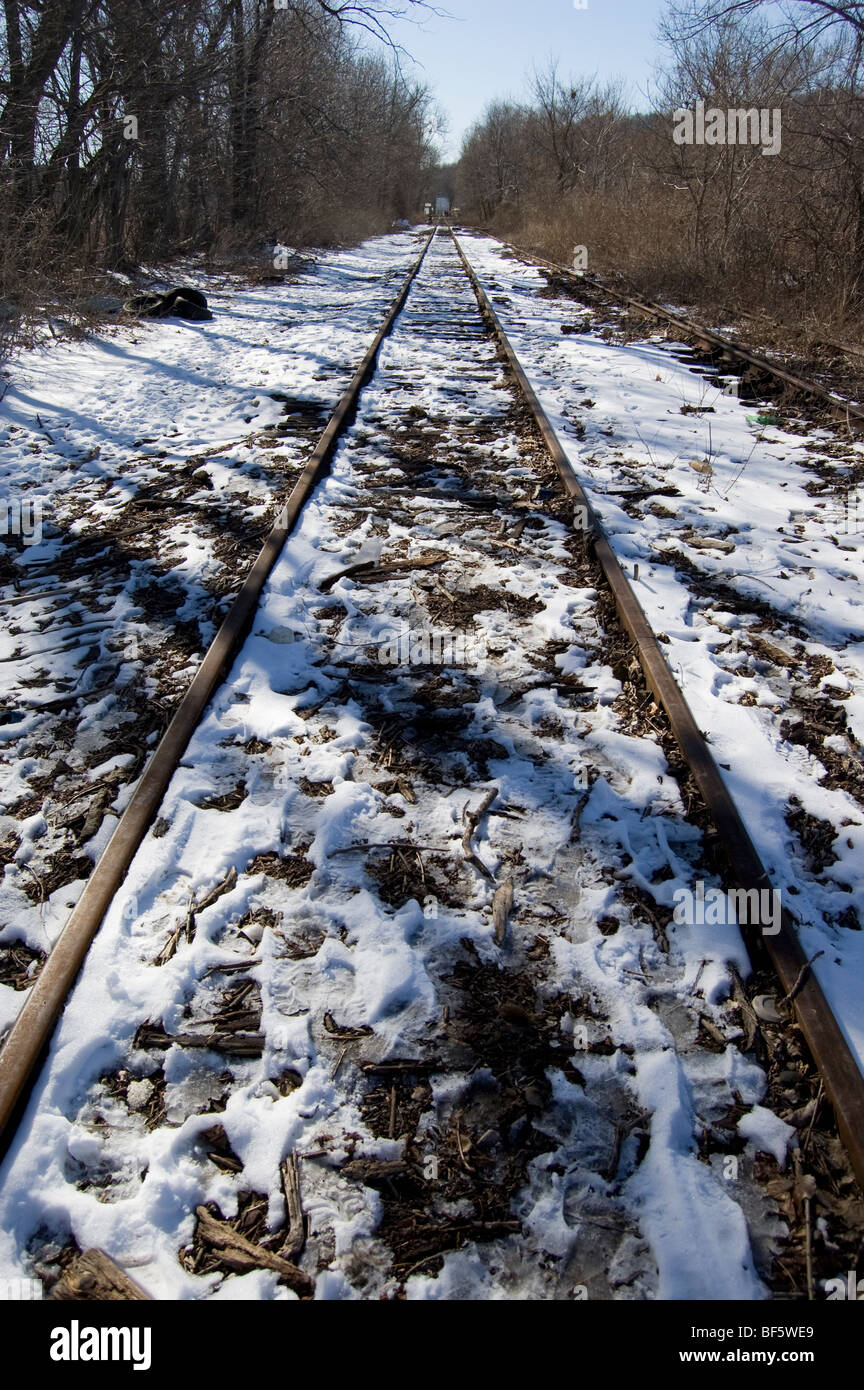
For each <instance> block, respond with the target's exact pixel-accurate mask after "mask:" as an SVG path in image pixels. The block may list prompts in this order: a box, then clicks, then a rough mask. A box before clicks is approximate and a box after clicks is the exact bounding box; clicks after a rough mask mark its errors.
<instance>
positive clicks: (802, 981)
mask: <svg viewBox="0 0 864 1390" xmlns="http://www.w3.org/2000/svg"><path fill="white" fill-rule="evenodd" d="M824 954H825V952H824V951H817V952H816V954H815V956H811V957H810V959H809V960H808V961H806V962H805V964H804V965H802V967H801V971H800V974H799V975H798V979H797V980H796V981H795V983H794V985H793V986H792V988H791V989H790V991H789V993H788V994H787V995H786V1003H787V1004H791V1003H792V1000H793V999H797V998H798V995H799V994H800V993H801V991H802V989H803V988H804V986H805V985H806V983H807V980H808V977H809V975H810V971H811V969H812V967H813V965H814V963H815V962H816V961H817V960H818V959H819V957H820V956H824Z"/></svg>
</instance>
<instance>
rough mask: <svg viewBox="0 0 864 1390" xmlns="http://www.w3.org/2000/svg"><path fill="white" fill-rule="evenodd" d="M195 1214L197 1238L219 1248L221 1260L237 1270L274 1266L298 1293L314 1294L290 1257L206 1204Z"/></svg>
mask: <svg viewBox="0 0 864 1390" xmlns="http://www.w3.org/2000/svg"><path fill="white" fill-rule="evenodd" d="M195 1215H196V1216H197V1217H198V1229H197V1231H196V1235H197V1236H198V1238H199V1239H200V1240H201V1241H202V1242H203V1243H204V1244H205V1245H209V1246H210V1248H211V1249H212V1250H215V1251H217V1253H218V1255H219V1259H220V1260H221V1262H222V1263H223V1264H226V1265H227V1266H228V1268H229V1269H231V1270H233V1271H234V1272H235V1273H236V1274H247V1273H248V1272H249V1271H250V1270H253V1269H272V1270H274V1271H275V1272H276V1273H277V1274H278V1275H279V1277H280V1279H282V1280H284V1282H285V1283H286V1284H287V1285H288V1287H289V1289H292V1290H293V1291H294V1293H296V1294H297V1295H298V1297H300V1298H311V1297H312V1295H313V1294H314V1292H315V1285H314V1283H313V1281H312V1280H311V1279H310V1278H309V1275H308V1274H304V1273H303V1271H302V1270H300V1269H298V1268H297V1266H296V1265H295V1264H292V1262H291V1261H290V1260H286V1259H283V1257H282V1256H281V1255H275V1254H274V1253H273V1251H272V1250H266V1249H265V1248H264V1246H263V1245H256V1244H255V1242H254V1241H251V1240H247V1238H246V1236H242V1235H241V1234H240V1232H239V1231H235V1230H234V1227H233V1226H231V1225H230V1224H229V1223H228V1222H227V1221H221V1220H219V1219H218V1218H217V1217H215V1216H213V1215H212V1214H211V1213H210V1212H209V1211H208V1210H207V1208H206V1207H196V1208H195Z"/></svg>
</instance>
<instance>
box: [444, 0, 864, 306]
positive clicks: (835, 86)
mask: <svg viewBox="0 0 864 1390" xmlns="http://www.w3.org/2000/svg"><path fill="white" fill-rule="evenodd" d="M662 34H663V39H664V44H665V54H666V58H665V62H664V66H663V71H662V72H661V73H660V74H659V77H658V80H657V82H656V84H655V87H654V90H653V93H652V96H653V100H652V102H651V109H650V110H648V111H647V112H644V113H642V114H634V113H633V112H632V110H630V109H628V106H627V104H626V103H625V101H624V99H623V97H622V93H621V91H620V90H619V89H618V88H617V87H616V86H615V85H614V84H611V85H610V84H609V83H598V82H597V81H595V80H592V79H586V78H584V77H571V76H570V75H569V74H565V69H564V64H563V63H561V64H558V63H554V62H553V63H551V64H550V65H549V66H548V67H547V68H546V69H545V70H544V71H542V72H538V73H536V74H535V76H534V80H533V84H532V86H531V89H530V90H529V92H528V94H527V96H526V99H525V100H524V101H523V102H520V103H513V102H510V103H497V104H494V105H493V106H491V107H490V108H489V109H488V110H487V112H486V113H485V115H484V117H483V119H482V120H481V121H480V122H478V124H477V125H476V126H475V127H474V129H473V130H472V131H471V132H470V134H469V136H468V138H467V141H466V144H465V147H464V150H463V154H462V160H461V163H460V166H459V185H460V187H459V201H460V204H461V207H462V209H463V212H464V215H465V216H466V217H467V218H469V219H476V220H480V221H482V222H483V223H485V224H486V225H487V226H489V227H491V228H493V229H495V230H498V231H500V232H502V233H506V234H507V235H508V236H511V237H512V238H514V239H515V240H517V241H519V242H521V243H523V244H526V245H530V246H532V247H533V248H535V249H537V250H542V251H545V252H546V254H548V255H551V256H553V257H554V258H555V259H558V260H563V261H565V262H567V263H569V262H570V261H571V259H572V257H573V248H574V246H584V247H586V248H587V253H588V268H589V269H593V270H596V271H606V272H610V271H612V272H620V273H623V274H624V275H626V276H628V277H629V278H630V279H631V280H632V281H633V282H634V283H636V284H637V285H638V287H639V288H640V289H641V290H642V291H644V292H646V293H652V294H655V295H659V296H666V297H670V296H671V297H681V298H689V299H691V300H697V301H699V300H701V301H709V302H711V301H713V302H714V303H716V304H718V305H721V306H725V305H729V306H730V307H733V308H734V307H735V306H736V305H739V306H740V305H741V304H745V305H746V306H747V307H748V308H750V309H756V310H759V309H764V308H769V309H770V310H771V311H772V312H773V313H775V314H776V315H777V316H778V317H780V318H783V317H786V318H787V320H788V321H790V322H794V321H799V320H801V319H802V318H803V319H804V320H806V321H809V320H811V319H812V320H813V321H814V322H817V321H818V322H823V323H824V322H829V323H833V322H836V323H838V324H844V323H848V322H850V321H851V322H853V323H854V322H856V321H858V320H860V317H861V315H862V311H864V302H862V296H864V279H862V253H864V143H862V136H864V100H862V87H861V80H862V45H864V4H860V3H838V4H833V3H832V4H828V3H823V0H790V3H789V4H787V5H786V6H785V7H784V10H783V13H782V14H781V15H780V16H779V17H778V14H777V12H776V10H775V9H773V8H771V7H768V6H766V5H764V4H762V3H760V0H737V3H736V2H735V0H733V2H732V3H729V0H708V2H707V3H705V2H704V0H671V3H669V4H668V5H667V7H666V11H665V14H664V18H663V22H662ZM698 102H702V103H704V105H705V106H706V107H708V108H718V109H719V110H720V111H722V112H724V113H725V112H726V111H727V110H731V109H736V110H737V112H739V113H740V115H741V116H742V117H743V116H745V115H746V113H748V112H749V113H750V118H751V122H752V121H753V120H754V119H755V122H756V123H759V121H760V117H761V127H762V130H763V131H764V130H766V128H767V129H771V130H772V139H771V141H770V142H769V145H768V148H767V149H766V148H765V147H764V146H763V145H762V144H760V143H752V144H750V143H741V142H737V141H736V142H735V143H733V141H732V139H731V138H730V139H728V140H727V139H725V138H724V139H723V141H722V142H716V143H708V142H707V140H706V141H705V143H699V142H698V141H696V140H694V141H692V142H689V143H688V142H686V141H683V140H682V141H681V142H678V141H676V139H675V138H674V132H675V130H676V122H675V119H674V113H675V112H676V111H681V110H688V111H689V110H692V109H693V108H694V107H695V106H696V104H697V103H698ZM775 112H779V118H778V120H777V125H778V132H777V138H774V133H773V120H772V113H775ZM766 117H767V118H768V121H767V127H766ZM781 125H782V140H781V139H780V138H779V131H780V127H781ZM754 128H755V127H754ZM679 129H680V126H679Z"/></svg>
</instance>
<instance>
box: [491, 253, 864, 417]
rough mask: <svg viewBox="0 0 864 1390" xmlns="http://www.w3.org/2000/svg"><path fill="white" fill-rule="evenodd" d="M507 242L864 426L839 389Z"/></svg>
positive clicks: (863, 412)
mask: <svg viewBox="0 0 864 1390" xmlns="http://www.w3.org/2000/svg"><path fill="white" fill-rule="evenodd" d="M503 244H504V245H505V246H507V247H508V248H509V249H510V250H511V251H514V252H515V253H516V254H517V255H518V256H520V257H521V258H522V259H523V260H525V261H529V262H531V263H532V264H533V265H537V266H540V267H541V268H542V269H544V270H550V271H553V272H554V273H555V274H558V275H566V276H568V277H569V278H570V279H571V280H575V281H576V283H577V284H579V283H587V284H589V285H592V286H593V287H594V288H595V289H597V290H600V291H601V292H602V293H603V294H605V295H607V296H608V298H609V299H611V300H613V301H617V302H619V303H621V302H623V303H625V304H629V305H631V306H632V307H633V308H634V309H637V310H638V311H639V312H640V313H643V314H647V315H649V317H651V318H656V319H662V320H663V321H664V322H666V323H668V324H671V325H672V327H673V328H677V329H678V330H679V331H680V332H682V333H683V334H684V335H685V336H687V337H690V338H693V339H695V340H696V342H697V345H704V346H705V348H706V349H707V348H712V347H713V348H719V349H720V350H721V351H722V353H723V355H724V357H726V358H730V359H731V358H738V359H739V360H740V361H742V362H746V363H747V364H748V365H749V366H751V367H756V368H758V370H759V371H763V372H768V373H769V375H771V376H773V377H776V378H777V380H778V381H782V382H783V383H784V384H785V385H786V386H791V387H793V388H794V389H795V390H796V391H799V392H801V393H803V394H805V395H808V396H815V397H818V399H819V400H821V401H825V402H827V404H828V405H829V406H830V408H831V413H832V415H833V416H834V417H835V419H837V420H838V421H840V422H842V423H843V424H845V425H848V426H849V428H850V429H851V428H853V426H854V428H856V429H859V428H860V429H864V406H862V405H861V404H859V402H857V401H852V400H849V399H848V398H847V397H846V396H841V395H839V394H838V393H837V392H836V391H829V390H828V388H827V386H820V385H819V383H818V382H816V381H808V380H807V379H806V378H805V377H800V376H797V375H796V374H795V373H794V372H787V371H786V369H785V367H780V366H778V365H777V363H775V362H771V361H770V360H769V359H768V358H767V357H762V356H761V354H760V353H757V352H753V350H752V349H751V348H748V347H744V346H743V344H741V343H737V342H736V341H735V339H734V338H727V337H726V336H725V334H723V333H718V332H716V330H715V329H713V328H705V327H704V326H703V325H702V324H699V323H694V322H693V320H692V319H685V318H682V317H681V316H680V314H676V313H675V312H674V311H673V310H672V309H667V308H665V307H664V306H663V305H662V304H658V303H657V302H656V301H655V300H653V299H642V298H640V297H639V296H638V295H633V294H629V293H628V292H627V291H626V290H619V289H615V288H613V287H612V286H611V285H607V284H606V282H605V281H604V280H601V279H600V278H599V276H597V275H589V274H588V273H587V271H581V272H580V271H575V270H572V269H571V268H570V267H569V266H566V265H560V264H559V263H558V262H557V261H547V260H545V259H544V258H543V257H542V256H538V255H536V254H535V253H534V252H533V251H528V250H526V248H525V247H522V246H517V245H516V244H515V243H513V242H504V243H503Z"/></svg>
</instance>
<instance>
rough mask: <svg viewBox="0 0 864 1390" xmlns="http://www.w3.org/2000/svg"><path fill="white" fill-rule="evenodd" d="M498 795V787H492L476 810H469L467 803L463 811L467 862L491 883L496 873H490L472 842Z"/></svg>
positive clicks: (464, 850) (463, 847)
mask: <svg viewBox="0 0 864 1390" xmlns="http://www.w3.org/2000/svg"><path fill="white" fill-rule="evenodd" d="M497 796H498V788H497V787H492V788H491V789H490V790H489V791H488V792H487V793H486V795H485V796H484V798H483V800H482V802H481V803H480V805H479V806H478V807H477V810H476V811H470V812H469V810H468V806H467V804H466V806H465V810H464V812H463V813H462V819H463V821H464V823H465V833H464V834H463V836H462V853H463V855H464V856H465V862H466V864H472V865H473V866H474V868H475V869H477V870H478V872H479V873H481V874H482V875H483V876H484V878H488V880H489V882H490V883H494V882H495V876H494V874H492V873H490V871H489V869H487V868H486V865H485V864H484V863H483V862H482V861H481V860H480V859H478V857H477V855H476V853H475V851H474V846H473V845H472V843H471V840H472V837H473V835H474V834H475V832H476V830H477V828H478V827H479V825H480V822H481V821H482V820H483V817H484V816H485V815H486V812H487V811H488V810H489V808H490V806H491V805H492V803H493V802H494V801H495V799H496V797H497Z"/></svg>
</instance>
